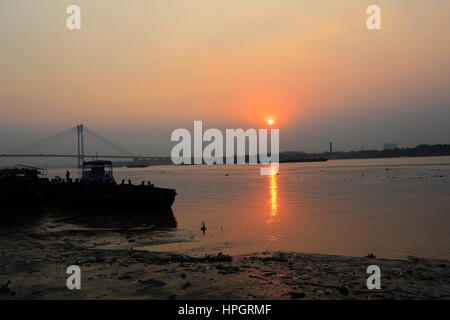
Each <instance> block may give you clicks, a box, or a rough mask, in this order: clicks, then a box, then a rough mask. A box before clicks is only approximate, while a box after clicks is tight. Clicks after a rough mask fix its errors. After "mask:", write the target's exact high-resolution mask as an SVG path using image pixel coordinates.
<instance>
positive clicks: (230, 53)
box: [0, 0, 450, 149]
mask: <svg viewBox="0 0 450 320" xmlns="http://www.w3.org/2000/svg"><path fill="white" fill-rule="evenodd" d="M374 2H376V3H378V4H380V6H381V7H382V26H383V30H381V31H369V30H367V28H366V27H365V20H366V17H367V15H366V13H365V10H366V8H367V6H368V5H370V4H373V3H374ZM72 3H73V1H54V0H40V1H33V0H20V1H17V0H3V1H2V2H1V4H0V9H1V10H0V36H1V41H2V47H1V49H0V67H1V74H0V108H1V111H2V115H3V116H2V118H1V119H0V123H1V125H2V127H4V128H6V127H14V126H27V127H36V128H39V127H46V126H51V127H54V128H55V129H64V128H66V127H70V126H73V125H75V124H76V123H79V122H84V123H88V124H89V126H90V127H92V128H96V127H104V128H113V127H121V128H125V127H128V126H133V127H137V128H146V127H156V126H165V127H178V126H184V127H190V126H192V122H193V120H203V121H204V123H205V124H206V125H208V124H209V125H210V126H224V127H238V126H243V127H258V126H262V125H264V124H265V123H266V121H267V119H268V118H269V117H272V118H274V119H276V120H277V124H278V125H280V126H281V127H282V128H286V132H289V134H293V135H295V134H298V135H303V136H304V135H305V134H306V135H311V136H313V135H316V133H317V132H314V128H316V129H317V127H319V128H321V129H320V130H322V131H321V132H323V128H324V127H328V122H327V121H329V122H330V121H335V120H339V119H340V118H346V117H347V118H348V117H349V116H352V115H355V114H357V115H358V116H359V117H363V116H364V115H365V114H367V115H369V114H373V113H377V112H390V110H394V112H397V113H402V112H406V113H408V112H410V111H411V110H420V109H421V108H424V107H425V106H424V103H425V102H426V103H430V104H433V105H434V104H436V106H437V107H439V108H440V109H439V110H442V105H446V103H447V102H448V101H449V99H448V87H449V83H450V82H449V78H450V76H449V74H450V73H449V70H450V61H449V56H450V41H449V38H450V37H449V36H448V30H450V20H449V19H448V17H447V14H448V12H449V9H450V2H448V1H443V0H435V1H432V2H430V1H419V0H409V1H407V0H397V1H366V0H348V1H335V0H314V1H313V0H309V1H305V0H283V1H275V0H227V1H210V0H196V1H188V0H172V1H163V0H155V1H146V0H133V1H122V0H96V1H88V0H77V1H76V3H77V4H79V5H80V7H81V9H82V30H80V31H69V30H67V29H66V28H65V19H66V17H67V15H66V14H65V8H66V7H67V6H68V5H69V4H72ZM430 97H432V100H431V101H430ZM426 107H427V108H429V107H430V106H426ZM383 110H384V111H383ZM386 110H387V111H386ZM424 110H425V109H424ZM428 110H430V109H428ZM439 112H440V111H439ZM343 126H344V124H343ZM411 126H413V124H411ZM299 127H308V128H310V130H312V131H305V132H300V131H298V132H297V131H295V130H296V128H299ZM330 128H331V127H330ZM430 129H431V128H430ZM332 130H336V131H332ZM339 130H340V129H339V128H336V129H332V128H331V129H330V132H327V133H326V134H324V135H323V140H324V141H326V140H328V139H331V138H332V137H334V136H338V135H339V132H340V131H339ZM405 130H406V129H405ZM380 131H382V128H380ZM319 133H320V132H319ZM437 135H438V134H437V133H434V135H433V136H437ZM330 136H331V137H330ZM344 136H345V135H343V136H342V137H343V138H342V139H343V140H344ZM402 137H403V136H399V137H398V138H397V137H396V136H394V137H393V139H397V140H398V141H402V139H403V138H402ZM321 139H322V138H321ZM386 139H387V137H386ZM405 139H406V136H405ZM168 140H169V139H167V141H168ZM167 141H164V142H161V145H163V144H164V143H167ZM405 141H406V140H405ZM382 142H383V141H380V142H379V143H382ZM319 143H322V140H320V142H319ZM355 143H356V142H355ZM377 143H378V142H377ZM411 143H414V142H413V141H411ZM311 144H312V142H311ZM162 148H163V147H162ZM164 148H166V147H164ZM286 148H291V149H294V148H302V144H299V145H296V144H295V143H293V142H292V143H287V145H286Z"/></svg>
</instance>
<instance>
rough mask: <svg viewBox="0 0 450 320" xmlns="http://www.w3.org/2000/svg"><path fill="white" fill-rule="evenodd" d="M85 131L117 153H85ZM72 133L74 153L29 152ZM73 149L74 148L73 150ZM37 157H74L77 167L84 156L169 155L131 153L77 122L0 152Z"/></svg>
mask: <svg viewBox="0 0 450 320" xmlns="http://www.w3.org/2000/svg"><path fill="white" fill-rule="evenodd" d="M85 133H86V137H87V136H88V137H89V138H93V139H94V140H96V142H97V143H98V142H100V143H102V144H104V145H106V146H109V147H110V149H112V150H114V151H115V152H117V153H118V154H110V153H107V154H105V153H101V154H98V153H97V152H96V153H95V154H93V153H85V150H86V149H85ZM74 134H76V135H77V142H78V144H77V148H76V154H75V152H73V153H57V152H56V153H53V152H47V153H36V152H30V150H31V149H36V148H38V149H39V147H43V146H47V147H48V146H49V145H52V144H53V143H55V141H56V140H61V139H64V138H66V137H70V136H72V137H73V136H74ZM74 151H75V150H74ZM38 157H46V158H76V159H77V161H78V162H77V164H78V167H80V166H81V165H82V163H83V161H84V159H85V158H91V159H97V158H102V159H130V160H133V161H135V162H136V161H145V160H147V161H156V162H169V159H170V158H169V157H151V156H141V155H136V154H133V153H132V152H130V151H128V150H127V149H125V148H124V147H122V146H120V145H118V144H117V143H115V142H113V141H111V140H110V139H108V138H106V137H104V136H102V135H101V134H99V133H97V132H95V131H94V130H91V129H89V128H88V127H86V126H84V125H83V124H79V125H77V126H75V127H73V128H70V129H68V130H65V131H62V132H59V133H57V134H54V135H52V136H50V137H47V138H45V139H41V140H38V141H36V142H33V143H31V144H28V145H26V146H24V147H21V148H19V149H16V150H12V151H10V152H7V153H3V154H0V158H38Z"/></svg>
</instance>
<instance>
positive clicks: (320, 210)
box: [49, 157, 450, 259]
mask: <svg viewBox="0 0 450 320" xmlns="http://www.w3.org/2000/svg"><path fill="white" fill-rule="evenodd" d="M259 168H260V166H259V165H221V166H158V167H156V166H155V167H149V168H139V169H127V168H117V169H115V176H116V180H117V181H120V180H122V179H131V180H132V181H133V182H134V183H136V184H140V183H141V181H142V180H150V181H151V182H152V183H154V184H155V185H158V186H161V187H169V188H175V189H176V190H177V193H178V195H177V198H176V200H175V203H174V206H173V211H174V214H175V217H176V219H177V221H178V228H177V229H175V230H170V231H167V232H168V235H169V238H170V239H172V241H171V243H164V244H158V245H152V246H145V244H143V245H144V248H146V249H148V250H153V251H175V252H182V253H187V254H191V255H196V254H198V255H203V254H205V253H217V252H219V251H221V252H223V253H227V254H241V253H252V252H263V251H275V250H284V251H296V252H305V253H326V254H336V255H349V256H364V255H367V254H368V253H369V252H370V253H374V254H376V255H377V257H383V258H406V257H407V256H408V255H415V256H421V257H428V258H446V259H450V157H427V158H395V159H364V160H331V161H328V162H318V163H289V164H281V165H280V172H279V175H273V176H261V175H260V174H259ZM64 172H65V171H64ZM56 173H58V174H60V175H62V173H63V171H62V170H50V171H49V175H52V174H56ZM74 175H76V173H74ZM202 221H204V222H205V224H206V227H207V230H206V233H205V234H203V233H202V232H201V231H200V227H201V224H202Z"/></svg>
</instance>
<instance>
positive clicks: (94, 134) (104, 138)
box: [84, 126, 135, 157]
mask: <svg viewBox="0 0 450 320" xmlns="http://www.w3.org/2000/svg"><path fill="white" fill-rule="evenodd" d="M84 131H85V132H86V133H88V134H90V135H92V136H94V137H96V138H97V139H99V140H101V141H102V142H103V143H106V144H107V145H109V146H110V147H112V148H114V149H116V150H117V151H120V152H122V153H124V154H126V155H128V156H132V157H135V155H134V154H133V153H131V152H130V151H128V150H127V149H125V148H123V147H121V146H120V145H118V144H117V143H114V142H112V141H111V140H109V139H108V138H106V137H104V136H102V135H100V134H99V133H97V132H95V131H93V130H92V129H89V128H87V127H86V126H84Z"/></svg>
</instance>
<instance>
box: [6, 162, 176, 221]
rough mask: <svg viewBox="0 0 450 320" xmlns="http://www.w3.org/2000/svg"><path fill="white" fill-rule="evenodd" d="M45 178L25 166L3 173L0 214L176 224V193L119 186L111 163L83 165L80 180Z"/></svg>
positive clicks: (39, 171) (148, 186)
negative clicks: (147, 219)
mask: <svg viewBox="0 0 450 320" xmlns="http://www.w3.org/2000/svg"><path fill="white" fill-rule="evenodd" d="M46 175H47V172H46V170H45V169H40V168H35V167H29V166H23V165H18V166H16V167H14V168H10V169H1V170H0V201H1V204H2V205H1V211H0V213H3V212H7V213H8V212H9V213H25V214H30V215H31V214H35V213H42V212H48V211H50V212H55V213H68V212H71V213H76V214H80V215H81V214H87V215H92V216H97V215H114V214H123V215H126V216H129V217H132V216H133V215H136V214H145V215H146V216H148V217H151V218H155V219H166V218H168V219H169V220H168V221H172V220H173V222H174V223H176V222H175V218H174V217H173V213H172V210H171V207H172V204H173V202H174V201H175V196H176V191H175V190H174V189H165V188H158V187H155V186H154V185H153V184H151V183H150V182H148V183H147V184H142V185H133V184H131V181H129V183H128V184H125V183H124V181H122V184H117V183H116V181H115V180H114V176H113V171H112V163H111V161H102V160H96V161H90V162H84V163H83V167H82V177H81V179H80V180H78V179H76V180H75V181H73V180H72V179H70V178H69V174H68V175H67V178H66V179H65V180H63V179H61V178H60V177H55V178H53V179H51V180H49V179H48V178H47V177H46Z"/></svg>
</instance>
